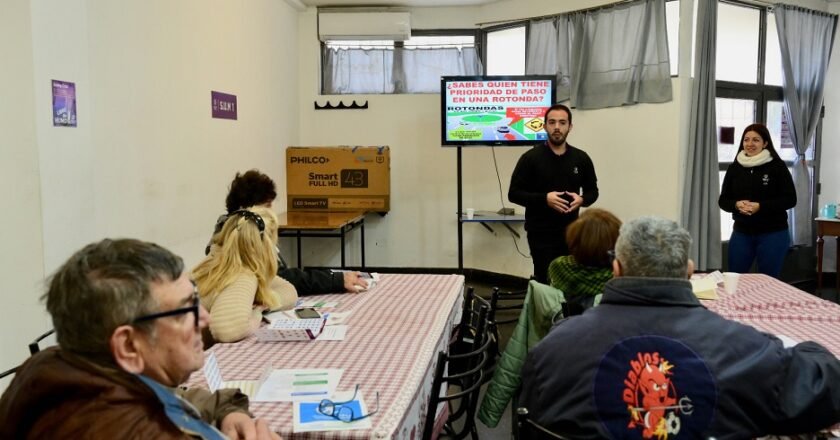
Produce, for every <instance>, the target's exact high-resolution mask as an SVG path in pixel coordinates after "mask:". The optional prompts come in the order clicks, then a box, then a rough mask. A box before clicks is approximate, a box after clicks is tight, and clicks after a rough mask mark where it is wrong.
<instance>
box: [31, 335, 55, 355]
mask: <svg viewBox="0 0 840 440" xmlns="http://www.w3.org/2000/svg"><path fill="white" fill-rule="evenodd" d="M53 333H55V329H50V331H48V332H46V333H44V334H43V335H41V336H38V338H37V339H35V340H34V341H32V342H31V343H30V344H29V354H30V355H32V354H35V353H37V352H39V351H41V347H40V346H39V345H38V344H39V343H40V342H41V341H43V340H44V338H46V337H47V336H49V335H51V334H53Z"/></svg>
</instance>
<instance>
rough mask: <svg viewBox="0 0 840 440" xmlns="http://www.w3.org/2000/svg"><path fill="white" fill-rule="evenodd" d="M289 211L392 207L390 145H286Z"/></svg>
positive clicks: (368, 209)
mask: <svg viewBox="0 0 840 440" xmlns="http://www.w3.org/2000/svg"><path fill="white" fill-rule="evenodd" d="M286 194H287V196H286V200H287V209H288V210H289V211H350V210H360V211H373V212H388V210H390V209H391V154H390V149H389V148H388V147H288V148H286Z"/></svg>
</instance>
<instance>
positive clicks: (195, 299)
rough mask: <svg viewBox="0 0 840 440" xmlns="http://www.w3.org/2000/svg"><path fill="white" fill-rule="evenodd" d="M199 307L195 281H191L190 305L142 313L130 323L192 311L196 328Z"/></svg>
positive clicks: (199, 300)
mask: <svg viewBox="0 0 840 440" xmlns="http://www.w3.org/2000/svg"><path fill="white" fill-rule="evenodd" d="M199 307H201V299H200V298H199V295H198V289H196V287H195V283H193V294H192V304H191V305H189V306H187V307H181V308H177V309H174V310H169V311H166V312H158V313H152V314H150V315H143V316H140V317H137V318H134V320H132V321H131V323H132V324H137V323H140V322H145V321H153V320H155V319H158V318H165V317H167V316H177V315H183V314H185V313H192V314H193V318H194V321H195V326H196V328H197V327H198V313H199Z"/></svg>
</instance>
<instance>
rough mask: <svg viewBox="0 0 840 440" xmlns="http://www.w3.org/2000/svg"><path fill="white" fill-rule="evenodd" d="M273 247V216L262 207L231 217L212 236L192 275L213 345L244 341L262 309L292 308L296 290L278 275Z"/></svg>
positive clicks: (274, 240)
mask: <svg viewBox="0 0 840 440" xmlns="http://www.w3.org/2000/svg"><path fill="white" fill-rule="evenodd" d="M276 245H277V217H276V216H275V215H274V213H273V212H272V211H271V210H270V209H268V208H266V207H262V206H257V207H253V208H250V209H247V210H244V209H243V210H239V211H234V212H232V213H230V214H229V215H228V218H227V220H226V221H225V223H224V226H222V230H221V231H220V232H219V233H218V234H215V235H213V242H212V244H211V250H210V254H209V255H208V256H207V257H206V258H204V260H202V261H201V263H199V264H198V266H196V267H195V268H194V269H193V271H192V275H193V279H194V280H195V283H196V285H197V287H198V292H199V295H200V296H201V303H202V305H204V307H206V308H207V310H208V311H209V312H210V333H211V335H212V336H213V340H215V341H217V342H236V341H238V340H241V339H244V338H246V337H247V336H248V335H250V334H251V333H253V332H254V331H256V329H257V328H258V327H259V326H260V322H261V320H262V312H263V311H264V310H276V309H291V308H292V307H294V306H295V302H296V301H297V291H296V290H295V287H294V286H293V285H292V284H291V283H289V282H288V281H286V280H284V279H282V278H280V277H278V276H277V254H276Z"/></svg>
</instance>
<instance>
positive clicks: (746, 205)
mask: <svg viewBox="0 0 840 440" xmlns="http://www.w3.org/2000/svg"><path fill="white" fill-rule="evenodd" d="M735 208H737V209H738V212H740V213H741V214H744V215H753V214H755V213H756V212H758V210H759V209H760V208H761V205H759V203H758V202H751V201H749V200H738V201H737V202H735Z"/></svg>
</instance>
